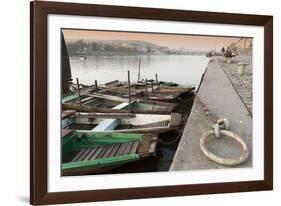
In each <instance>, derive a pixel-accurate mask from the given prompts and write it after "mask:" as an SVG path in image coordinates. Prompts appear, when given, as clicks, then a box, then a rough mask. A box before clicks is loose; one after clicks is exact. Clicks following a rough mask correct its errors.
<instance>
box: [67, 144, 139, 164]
mask: <svg viewBox="0 0 281 206" xmlns="http://www.w3.org/2000/svg"><path fill="white" fill-rule="evenodd" d="M139 143H140V142H139V141H131V142H127V143H120V144H111V145H99V146H93V147H91V148H87V149H82V150H80V151H79V152H77V153H76V154H75V155H74V157H73V158H72V159H71V160H70V161H71V162H76V161H84V160H96V159H101V158H110V157H115V156H119V155H125V154H134V153H136V151H137V148H138V146H139Z"/></svg>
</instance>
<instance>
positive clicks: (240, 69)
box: [237, 62, 249, 75]
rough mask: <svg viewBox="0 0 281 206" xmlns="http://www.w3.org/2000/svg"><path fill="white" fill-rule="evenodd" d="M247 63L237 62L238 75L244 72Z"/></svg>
mask: <svg viewBox="0 0 281 206" xmlns="http://www.w3.org/2000/svg"><path fill="white" fill-rule="evenodd" d="M248 65H249V64H247V63H243V62H240V63H238V69H237V73H238V74H239V75H243V74H244V73H245V70H246V67H247V66H248Z"/></svg>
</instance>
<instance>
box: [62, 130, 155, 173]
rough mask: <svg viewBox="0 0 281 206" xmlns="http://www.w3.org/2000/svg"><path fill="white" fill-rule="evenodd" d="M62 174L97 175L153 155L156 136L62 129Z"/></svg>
mask: <svg viewBox="0 0 281 206" xmlns="http://www.w3.org/2000/svg"><path fill="white" fill-rule="evenodd" d="M62 133H63V137H62V173H63V175H81V174H97V173H102V172H107V171H110V170H112V169H113V168H116V167H118V166H121V165H124V164H128V163H130V162H135V161H139V160H141V159H144V158H146V157H148V156H151V155H153V153H154V151H155V149H156V145H157V139H158V137H157V135H154V134H138V133H132V134H131V133H112V132H107V133H105V132H90V133H81V132H76V131H71V130H63V131H62Z"/></svg>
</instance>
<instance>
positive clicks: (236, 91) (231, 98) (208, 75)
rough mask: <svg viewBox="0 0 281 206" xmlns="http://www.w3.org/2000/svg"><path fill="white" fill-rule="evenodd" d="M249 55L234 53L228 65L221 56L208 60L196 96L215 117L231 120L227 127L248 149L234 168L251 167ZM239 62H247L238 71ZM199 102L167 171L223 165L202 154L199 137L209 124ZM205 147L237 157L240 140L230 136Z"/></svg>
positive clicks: (211, 140)
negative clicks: (246, 157)
mask: <svg viewBox="0 0 281 206" xmlns="http://www.w3.org/2000/svg"><path fill="white" fill-rule="evenodd" d="M251 61H252V60H251V56H237V57H235V58H233V61H232V63H231V64H227V63H226V62H225V60H224V59H223V58H222V57H213V59H211V60H210V62H209V64H208V67H207V68H206V71H205V74H204V76H203V78H202V80H201V86H200V88H199V90H198V93H197V96H198V97H199V99H200V100H201V101H202V102H203V103H204V104H205V105H206V106H207V108H208V110H209V111H210V112H211V113H213V114H215V115H216V116H219V117H223V118H226V119H228V120H229V121H230V128H229V130H230V131H232V132H234V133H237V134H238V135H240V136H241V137H242V138H243V139H244V141H245V142H246V144H247V145H248V149H249V152H250V155H249V159H248V160H247V161H246V162H245V163H243V164H241V165H239V166H235V167H251V166H252V72H251V71H252V70H251ZM239 62H246V63H247V64H249V65H248V66H247V67H246V69H245V71H244V73H243V74H238V73H237V71H238V67H239V64H238V63H239ZM240 65H241V64H240ZM213 124H214V123H213V122H211V121H210V120H209V119H208V117H207V116H205V114H204V111H203V107H202V105H201V104H200V103H199V102H198V100H197V99H195V101H194V104H193V107H192V111H191V113H190V116H189V118H188V121H187V123H186V126H185V128H184V132H183V135H182V137H181V140H180V143H179V146H178V148H177V151H176V154H175V156H174V158H173V162H172V164H171V167H170V171H177V170H198V169H215V168H225V166H222V165H220V164H217V163H215V162H213V161H211V160H209V159H208V158H207V157H205V156H204V155H203V153H202V152H201V150H200V146H199V140H200V137H201V136H202V134H203V133H204V132H206V131H208V130H211V129H212V128H211V127H212V125H213ZM208 149H209V150H210V151H212V152H213V153H215V154H217V155H219V156H221V157H224V158H236V157H238V156H240V154H241V153H242V147H241V146H240V145H239V143H237V142H235V141H234V140H232V139H230V138H221V139H215V138H213V139H210V141H209V143H208Z"/></svg>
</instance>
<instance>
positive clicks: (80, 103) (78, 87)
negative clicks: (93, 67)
mask: <svg viewBox="0 0 281 206" xmlns="http://www.w3.org/2000/svg"><path fill="white" fill-rule="evenodd" d="M76 82H77V90H78V96H79V105H80V111H82V102H81V95H80V86H79V85H80V84H79V79H78V78H76Z"/></svg>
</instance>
